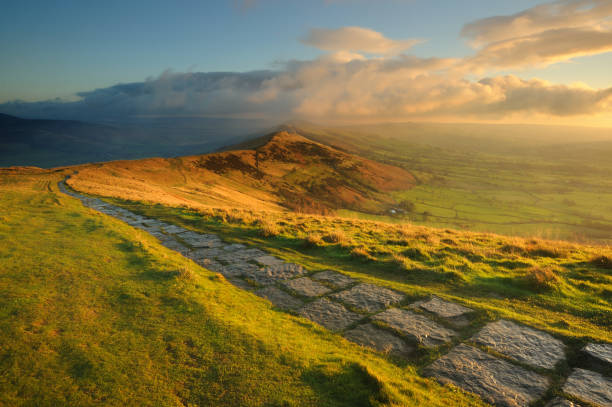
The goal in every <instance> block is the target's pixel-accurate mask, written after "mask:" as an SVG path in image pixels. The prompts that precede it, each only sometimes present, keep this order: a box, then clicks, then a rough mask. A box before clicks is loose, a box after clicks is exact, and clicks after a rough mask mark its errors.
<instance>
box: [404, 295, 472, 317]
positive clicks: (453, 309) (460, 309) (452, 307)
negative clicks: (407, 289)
mask: <svg viewBox="0 0 612 407" xmlns="http://www.w3.org/2000/svg"><path fill="white" fill-rule="evenodd" d="M413 306H417V307H419V308H422V309H424V310H425V311H429V312H431V313H433V314H436V315H437V316H439V317H441V318H456V317H459V316H462V315H465V314H468V313H470V312H472V311H473V310H472V309H470V308H467V307H464V306H463V305H459V304H455V303H454V302H449V301H445V300H443V299H442V298H440V297H436V296H432V297H431V299H429V300H426V301H417V302H415V303H414V304H413Z"/></svg>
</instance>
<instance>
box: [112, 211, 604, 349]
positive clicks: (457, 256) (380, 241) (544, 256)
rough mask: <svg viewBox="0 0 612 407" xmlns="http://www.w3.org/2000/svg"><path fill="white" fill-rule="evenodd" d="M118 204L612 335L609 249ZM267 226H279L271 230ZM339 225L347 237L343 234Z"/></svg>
mask: <svg viewBox="0 0 612 407" xmlns="http://www.w3.org/2000/svg"><path fill="white" fill-rule="evenodd" d="M115 203H118V204H120V205H123V206H125V207H127V208H129V209H131V210H134V211H137V212H140V213H143V214H145V215H148V216H152V217H156V218H160V219H165V220H168V221H171V222H174V223H178V224H182V225H184V226H186V227H189V228H192V229H195V230H201V231H213V232H215V233H218V234H220V235H222V236H224V237H225V238H227V239H230V240H233V241H236V242H245V243H250V244H256V245H258V246H261V247H265V248H267V249H268V250H269V251H271V252H273V253H275V254H277V255H278V256H280V257H282V258H284V259H286V260H288V261H293V262H298V263H301V264H304V265H306V266H307V267H309V268H311V269H313V270H317V269H321V270H322V269H335V270H339V271H343V272H346V273H348V274H350V275H352V276H354V277H356V278H359V279H361V280H363V281H368V282H372V283H376V284H380V285H385V286H388V287H391V288H395V289H398V290H401V291H403V292H405V293H407V294H408V295H409V296H410V297H411V298H413V299H414V298H420V297H424V296H426V295H429V294H436V295H440V296H443V297H445V298H449V299H452V300H455V301H459V302H461V303H463V304H465V305H467V306H469V307H473V308H475V309H477V310H479V311H480V312H481V315H483V317H484V318H485V319H487V320H491V319H496V318H509V319H513V320H516V321H520V322H522V323H525V324H528V325H531V326H534V327H537V328H540V329H544V330H546V331H549V332H551V333H553V334H554V335H557V336H559V337H561V338H563V339H564V340H565V341H567V342H570V343H574V344H575V346H576V347H580V346H582V345H583V344H584V343H585V342H587V341H589V340H604V341H610V340H612V331H611V330H610V327H611V326H612V271H611V270H610V268H609V267H606V266H604V265H602V264H607V263H605V262H602V261H600V260H597V259H599V258H604V259H612V250H610V249H607V248H602V247H596V246H587V245H580V244H570V243H567V242H556V241H546V240H539V239H522V238H508V237H504V236H500V235H492V234H485V233H470V232H461V231H453V230H448V229H432V228H425V227H420V226H409V225H392V224H386V223H380V222H371V221H358V220H348V219H342V218H334V217H321V216H309V215H297V214H275V213H261V214H258V213H253V212H246V211H229V212H228V211H224V210H214V211H209V212H206V213H200V212H196V211H193V210H189V209H185V208H168V207H164V206H161V205H148V204H144V203H138V202H127V201H115ZM262 225H263V226H262ZM262 227H263V228H266V229H268V228H273V229H274V230H275V233H274V234H262V233H261V230H262ZM338 231H341V234H342V235H343V238H342V239H340V240H338V239H337V238H334V235H335V234H337V233H338ZM265 236H268V237H265ZM309 237H315V239H309ZM316 237H319V239H317V238H316ZM309 240H312V241H310V242H309ZM356 249H358V252H359V254H360V255H359V256H356V255H355V253H354V251H355V250H356ZM364 253H367V256H366V255H364ZM537 268H540V269H546V271H547V272H549V271H550V273H551V274H553V275H554V277H555V280H554V281H553V282H552V283H551V284H550V286H546V284H544V285H539V284H538V282H537V281H536V280H534V278H533V276H532V274H533V270H534V269H537Z"/></svg>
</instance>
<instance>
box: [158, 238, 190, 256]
mask: <svg viewBox="0 0 612 407" xmlns="http://www.w3.org/2000/svg"><path fill="white" fill-rule="evenodd" d="M160 243H161V244H162V246H164V247H167V248H168V249H170V250H174V251H175V252H179V253H181V254H184V255H187V254H188V253H189V251H190V250H189V248H188V247H186V246H184V245H183V244H182V243H180V242H178V241H176V240H175V239H164V240H161V241H160Z"/></svg>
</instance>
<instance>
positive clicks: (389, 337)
mask: <svg viewBox="0 0 612 407" xmlns="http://www.w3.org/2000/svg"><path fill="white" fill-rule="evenodd" d="M344 337H345V338H346V339H348V340H349V341H351V342H354V343H356V344H358V345H362V346H367V347H369V348H372V349H375V350H377V351H379V352H382V353H386V354H390V355H394V356H399V357H403V358H405V357H407V356H409V355H410V354H411V353H412V352H413V351H414V347H412V346H410V345H408V344H407V343H406V342H405V341H404V340H403V339H401V338H398V337H397V336H395V335H393V334H392V333H390V332H388V331H385V330H384V329H380V328H377V327H375V326H374V325H372V324H364V325H359V326H358V327H356V328H354V329H351V330H350V331H346V332H345V333H344Z"/></svg>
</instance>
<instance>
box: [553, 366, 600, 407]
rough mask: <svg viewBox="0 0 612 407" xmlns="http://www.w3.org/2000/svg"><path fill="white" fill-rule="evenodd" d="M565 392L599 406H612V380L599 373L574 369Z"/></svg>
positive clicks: (564, 387) (566, 383) (564, 389)
mask: <svg viewBox="0 0 612 407" xmlns="http://www.w3.org/2000/svg"><path fill="white" fill-rule="evenodd" d="M563 391H564V392H565V393H567V394H569V395H570V396H573V397H576V398H577V399H579V400H584V401H586V402H589V403H592V404H595V405H598V406H602V407H611V406H612V379H610V378H609V377H605V376H603V375H601V374H599V373H597V372H593V371H590V370H585V369H574V370H573V371H572V374H571V375H570V376H569V377H568V378H567V381H566V382H565V385H564V386H563Z"/></svg>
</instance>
